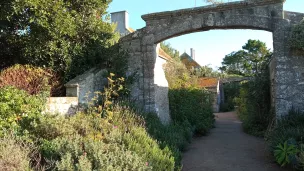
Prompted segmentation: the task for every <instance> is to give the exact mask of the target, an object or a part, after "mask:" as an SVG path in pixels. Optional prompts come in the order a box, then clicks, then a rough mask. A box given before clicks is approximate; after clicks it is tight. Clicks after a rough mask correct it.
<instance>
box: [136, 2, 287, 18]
mask: <svg viewBox="0 0 304 171" xmlns="http://www.w3.org/2000/svg"><path fill="white" fill-rule="evenodd" d="M282 2H284V0H256V1H248V0H247V1H237V2H228V3H223V4H215V5H207V6H202V7H196V8H186V9H181V10H174V11H164V12H158V13H151V14H145V15H142V16H141V18H142V19H143V20H145V21H146V22H147V21H149V20H159V19H164V18H167V17H173V16H181V15H186V14H191V13H206V12H208V11H212V12H216V11H224V10H231V9H239V8H248V7H256V6H264V5H271V4H276V3H282Z"/></svg>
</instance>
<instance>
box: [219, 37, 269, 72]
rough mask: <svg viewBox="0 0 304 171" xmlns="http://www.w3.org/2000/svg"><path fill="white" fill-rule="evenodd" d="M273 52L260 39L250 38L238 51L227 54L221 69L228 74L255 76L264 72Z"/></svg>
mask: <svg viewBox="0 0 304 171" xmlns="http://www.w3.org/2000/svg"><path fill="white" fill-rule="evenodd" d="M271 56H272V53H271V52H270V50H269V49H267V47H266V44H265V43H263V42H261V41H259V40H248V42H247V43H246V44H245V45H244V46H243V47H242V50H240V51H238V52H232V53H230V54H228V55H226V56H225V58H224V59H223V62H222V67H220V70H222V71H223V72H225V73H227V74H237V75H242V76H253V75H257V74H260V73H262V72H263V70H264V68H265V66H264V65H265V62H266V63H267V61H269V60H270V58H271Z"/></svg>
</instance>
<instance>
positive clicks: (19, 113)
mask: <svg viewBox="0 0 304 171" xmlns="http://www.w3.org/2000/svg"><path fill="white" fill-rule="evenodd" d="M45 99H46V98H45V95H43V94H39V95H29V94H28V93H27V92H25V91H23V90H18V89H16V88H14V87H2V88H0V126H1V128H2V130H0V135H1V134H2V133H3V131H5V130H13V131H18V130H19V131H21V132H26V131H28V130H31V129H32V126H33V125H32V124H33V123H34V122H35V121H36V120H37V118H38V117H39V116H40V115H41V112H42V111H43V110H44V104H45ZM21 128H22V129H21Z"/></svg>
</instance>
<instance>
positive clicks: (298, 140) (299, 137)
mask: <svg viewBox="0 0 304 171" xmlns="http://www.w3.org/2000/svg"><path fill="white" fill-rule="evenodd" d="M266 139H267V141H268V143H269V145H270V149H271V151H272V152H273V153H274V154H276V155H277V153H278V151H279V150H281V149H282V148H281V149H278V147H280V146H281V147H284V148H283V149H284V152H285V153H288V158H285V160H282V158H277V162H278V163H279V164H281V165H283V164H284V165H286V164H289V165H292V166H293V167H295V168H298V169H300V170H301V169H302V170H304V168H303V145H302V144H303V143H304V113H303V112H299V111H296V110H295V109H291V110H290V111H289V114H288V115H286V116H282V117H281V118H279V119H278V120H277V123H276V124H275V125H274V126H273V127H271V129H269V131H268V132H267V134H266ZM285 144H287V147H290V146H291V145H292V146H293V147H294V148H293V150H290V148H287V147H285ZM281 151H282V152H283V150H281ZM282 152H281V153H282Z"/></svg>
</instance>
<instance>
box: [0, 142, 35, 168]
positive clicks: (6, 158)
mask: <svg viewBox="0 0 304 171" xmlns="http://www.w3.org/2000/svg"><path fill="white" fill-rule="evenodd" d="M31 150H32V149H31V148H30V147H29V146H28V145H26V144H23V143H22V142H21V141H17V140H16V137H13V136H5V137H1V138H0V170H2V171H11V170H18V171H19V170H20V171H21V170H26V171H29V170H31V169H30V160H31V159H30V157H31Z"/></svg>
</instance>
